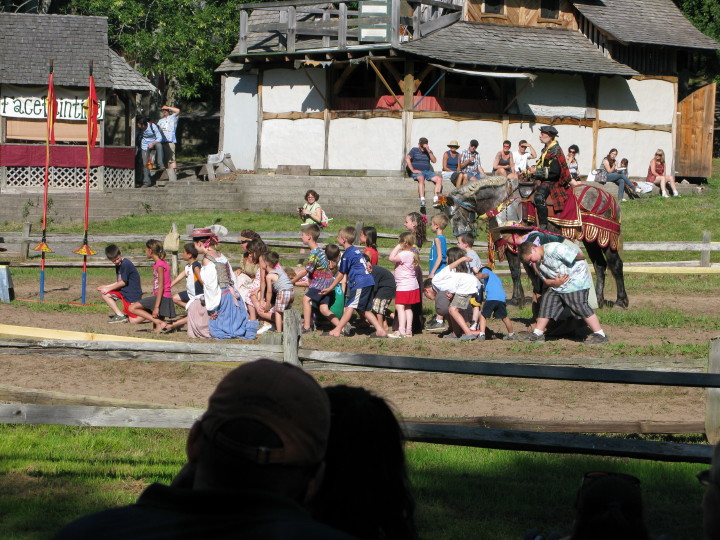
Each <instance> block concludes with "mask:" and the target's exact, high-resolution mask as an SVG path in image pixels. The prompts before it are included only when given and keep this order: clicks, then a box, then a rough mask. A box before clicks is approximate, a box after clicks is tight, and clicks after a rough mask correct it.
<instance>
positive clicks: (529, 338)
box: [518, 332, 545, 343]
mask: <svg viewBox="0 0 720 540" xmlns="http://www.w3.org/2000/svg"><path fill="white" fill-rule="evenodd" d="M518 341H535V342H537V343H542V342H544V341H545V334H540V335H537V334H536V333H535V332H530V333H529V334H527V335H526V336H522V337H519V338H518Z"/></svg>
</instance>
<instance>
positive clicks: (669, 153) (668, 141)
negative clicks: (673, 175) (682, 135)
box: [597, 128, 673, 177]
mask: <svg viewBox="0 0 720 540" xmlns="http://www.w3.org/2000/svg"><path fill="white" fill-rule="evenodd" d="M611 148H617V150H618V162H619V161H620V160H621V159H622V158H627V160H628V161H629V164H630V167H629V170H628V173H629V175H630V176H639V177H644V176H646V175H647V170H648V165H649V164H650V160H651V159H652V158H653V156H654V154H655V151H656V150H657V149H658V148H660V149H662V150H663V151H664V152H665V161H666V163H668V164H669V166H670V170H672V163H673V137H672V134H670V133H666V132H663V131H650V130H642V131H633V130H630V129H617V128H606V129H601V130H600V131H599V132H598V148H597V156H598V167H599V166H600V165H601V163H602V160H603V158H604V157H605V156H606V155H607V154H608V152H609V151H610V149H611Z"/></svg>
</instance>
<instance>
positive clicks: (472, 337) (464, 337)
mask: <svg viewBox="0 0 720 540" xmlns="http://www.w3.org/2000/svg"><path fill="white" fill-rule="evenodd" d="M476 338H477V336H476V335H475V334H463V335H462V336H460V337H459V338H458V339H459V340H460V341H474V340H475V339H476ZM483 339H485V338H484V337H483Z"/></svg>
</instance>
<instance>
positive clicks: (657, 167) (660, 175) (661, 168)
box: [647, 148, 680, 199]
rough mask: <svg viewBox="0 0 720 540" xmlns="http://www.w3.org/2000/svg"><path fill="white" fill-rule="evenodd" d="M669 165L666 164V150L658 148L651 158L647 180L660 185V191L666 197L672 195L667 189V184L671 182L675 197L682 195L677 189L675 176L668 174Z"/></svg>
mask: <svg viewBox="0 0 720 540" xmlns="http://www.w3.org/2000/svg"><path fill="white" fill-rule="evenodd" d="M666 169H667V167H666V165H665V152H664V151H663V150H661V149H659V148H658V149H657V151H656V152H655V156H653V159H651V160H650V166H649V167H648V173H647V181H648V182H650V183H651V184H656V185H660V193H661V194H662V196H663V197H665V198H666V199H667V198H669V197H670V195H668V192H667V190H666V184H670V190H671V191H672V194H673V195H674V196H675V197H679V196H680V192H678V190H677V186H676V185H675V177H673V176H672V175H670V174H667V171H666Z"/></svg>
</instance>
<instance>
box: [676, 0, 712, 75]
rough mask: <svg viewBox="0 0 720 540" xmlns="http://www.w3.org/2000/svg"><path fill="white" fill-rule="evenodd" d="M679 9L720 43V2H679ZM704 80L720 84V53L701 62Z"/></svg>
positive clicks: (702, 0)
mask: <svg viewBox="0 0 720 540" xmlns="http://www.w3.org/2000/svg"><path fill="white" fill-rule="evenodd" d="M678 7H680V9H681V10H682V12H683V14H684V15H685V17H687V18H688V19H689V20H690V21H691V22H692V23H693V24H694V25H695V27H696V28H698V29H699V30H700V31H701V32H702V33H704V34H706V35H708V36H710V37H711V38H713V39H715V40H716V41H720V0H679V3H678ZM699 68H700V71H701V73H698V74H697V75H700V76H701V77H703V78H707V79H711V80H712V79H714V80H715V81H716V82H720V52H718V51H716V52H715V54H714V55H707V56H706V57H705V59H704V61H701V62H699Z"/></svg>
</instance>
